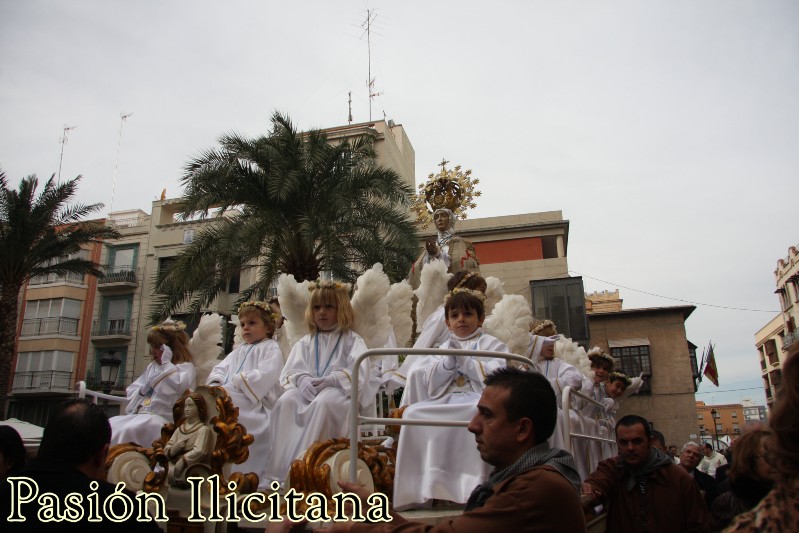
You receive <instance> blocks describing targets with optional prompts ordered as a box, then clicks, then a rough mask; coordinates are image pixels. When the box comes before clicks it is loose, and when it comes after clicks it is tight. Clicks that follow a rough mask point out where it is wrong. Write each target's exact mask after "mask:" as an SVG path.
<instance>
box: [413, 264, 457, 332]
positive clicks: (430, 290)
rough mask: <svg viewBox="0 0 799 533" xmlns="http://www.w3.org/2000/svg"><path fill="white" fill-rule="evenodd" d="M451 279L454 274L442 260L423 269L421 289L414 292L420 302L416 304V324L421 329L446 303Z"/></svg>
mask: <svg viewBox="0 0 799 533" xmlns="http://www.w3.org/2000/svg"><path fill="white" fill-rule="evenodd" d="M451 277H452V274H450V273H449V272H447V265H446V263H444V261H442V260H440V259H436V260H435V261H431V262H429V263H428V264H426V265H425V266H424V268H423V269H422V275H421V277H420V281H419V288H418V289H416V290H415V291H413V292H414V294H415V295H416V298H418V300H419V301H418V302H417V304H416V324H418V325H419V327H421V324H424V322H425V320H427V317H429V316H430V314H431V313H432V312H433V311H435V310H436V309H438V306H439V305H441V304H442V303H443V302H444V296H446V294H447V281H449V278H451Z"/></svg>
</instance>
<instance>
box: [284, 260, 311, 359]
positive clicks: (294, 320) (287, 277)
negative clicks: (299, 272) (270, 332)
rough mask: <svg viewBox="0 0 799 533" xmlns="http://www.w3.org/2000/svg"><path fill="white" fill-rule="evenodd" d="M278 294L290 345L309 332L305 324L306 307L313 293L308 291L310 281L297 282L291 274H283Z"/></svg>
mask: <svg viewBox="0 0 799 533" xmlns="http://www.w3.org/2000/svg"><path fill="white" fill-rule="evenodd" d="M277 296H278V299H279V300H280V312H281V313H282V314H283V316H284V317H285V318H286V321H285V322H283V328H284V329H285V330H286V335H287V336H288V340H289V346H290V347H293V346H294V344H295V343H296V342H297V341H298V340H300V339H301V338H302V337H303V335H305V334H306V333H308V327H307V326H306V325H305V309H306V308H307V307H308V301H309V300H310V298H311V295H310V294H309V293H308V282H307V281H303V282H302V283H297V281H296V280H295V279H294V276H293V275H291V274H281V275H280V277H279V278H277Z"/></svg>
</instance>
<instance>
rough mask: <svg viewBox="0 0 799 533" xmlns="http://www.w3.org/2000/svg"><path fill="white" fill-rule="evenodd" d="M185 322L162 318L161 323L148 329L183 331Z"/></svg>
mask: <svg viewBox="0 0 799 533" xmlns="http://www.w3.org/2000/svg"><path fill="white" fill-rule="evenodd" d="M184 329H186V324H184V323H183V322H182V321H181V320H164V322H163V323H161V324H158V325H156V326H153V327H151V328H150V331H183V330H184Z"/></svg>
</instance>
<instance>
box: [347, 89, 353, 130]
mask: <svg viewBox="0 0 799 533" xmlns="http://www.w3.org/2000/svg"><path fill="white" fill-rule="evenodd" d="M347 94H348V95H349V99H348V100H347V104H348V105H349V110H350V114H349V118H348V120H349V123H350V124H352V91H350V92H348V93H347Z"/></svg>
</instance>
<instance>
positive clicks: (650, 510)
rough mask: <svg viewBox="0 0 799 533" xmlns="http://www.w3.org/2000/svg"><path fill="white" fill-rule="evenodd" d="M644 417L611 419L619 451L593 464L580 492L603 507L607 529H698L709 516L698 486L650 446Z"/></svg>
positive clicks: (651, 531)
mask: <svg viewBox="0 0 799 533" xmlns="http://www.w3.org/2000/svg"><path fill="white" fill-rule="evenodd" d="M651 439H652V431H651V427H650V425H649V422H648V421H647V420H646V419H645V418H642V417H640V416H635V415H628V416H625V417H624V418H622V419H621V420H619V422H618V423H617V424H616V444H617V445H618V447H619V456H618V457H614V458H612V459H607V460H605V461H602V462H601V463H599V466H598V467H597V469H596V471H595V472H594V473H592V474H591V475H590V476H589V477H588V479H587V480H586V482H585V483H584V484H583V494H584V495H586V496H588V497H589V498H590V499H591V501H592V502H597V503H603V504H604V505H605V506H606V507H607V511H608V515H607V531H608V532H611V533H615V532H620V533H626V532H636V533H637V532H641V531H646V532H648V533H654V532H658V531H664V532H666V531H680V532H686V533H691V532H703V531H707V530H708V528H709V526H710V515H709V513H708V510H707V506H706V504H705V501H704V499H703V498H702V494H701V493H700V492H699V487H698V486H697V485H696V483H695V482H694V480H693V479H692V478H691V476H689V475H688V474H687V473H686V472H685V470H683V469H682V468H680V467H679V466H677V465H675V464H674V463H673V462H672V460H671V458H670V457H669V456H668V455H666V454H665V453H663V452H661V451H660V450H658V449H656V448H653V447H652V445H651Z"/></svg>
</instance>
